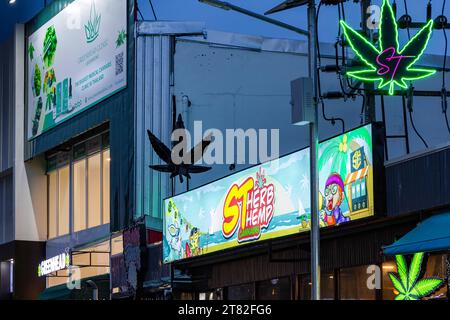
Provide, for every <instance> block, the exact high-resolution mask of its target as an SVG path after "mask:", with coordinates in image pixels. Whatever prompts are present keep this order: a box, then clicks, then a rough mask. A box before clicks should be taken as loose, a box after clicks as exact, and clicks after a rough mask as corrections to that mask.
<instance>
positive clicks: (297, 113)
mask: <svg viewBox="0 0 450 320" xmlns="http://www.w3.org/2000/svg"><path fill="white" fill-rule="evenodd" d="M291 122H292V124H294V125H299V126H304V125H307V124H308V123H310V122H314V103H313V81H312V79H311V78H298V79H295V80H293V81H291Z"/></svg>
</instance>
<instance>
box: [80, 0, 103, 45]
mask: <svg viewBox="0 0 450 320" xmlns="http://www.w3.org/2000/svg"><path fill="white" fill-rule="evenodd" d="M101 20H102V16H101V14H97V10H96V9H95V2H94V1H92V4H91V11H90V13H89V20H88V23H87V24H85V25H84V32H85V33H86V41H87V43H91V42H92V41H94V40H95V39H97V37H98V35H99V33H100V22H101Z"/></svg>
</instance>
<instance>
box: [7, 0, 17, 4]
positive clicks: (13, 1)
mask: <svg viewBox="0 0 450 320" xmlns="http://www.w3.org/2000/svg"><path fill="white" fill-rule="evenodd" d="M8 3H9V4H14V3H16V0H8Z"/></svg>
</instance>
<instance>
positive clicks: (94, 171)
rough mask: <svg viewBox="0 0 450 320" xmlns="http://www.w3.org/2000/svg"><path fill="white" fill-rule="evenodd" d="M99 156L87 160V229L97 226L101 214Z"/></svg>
mask: <svg viewBox="0 0 450 320" xmlns="http://www.w3.org/2000/svg"><path fill="white" fill-rule="evenodd" d="M101 172H102V171H101V156H100V154H99V153H98V154H95V155H93V156H90V157H89V158H88V228H93V227H96V226H99V225H100V224H101V221H102V218H101V216H102V212H101V204H100V203H101V198H102V197H101V195H100V192H101V183H100V176H101Z"/></svg>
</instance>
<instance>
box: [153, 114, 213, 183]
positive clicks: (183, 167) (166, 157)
mask: <svg viewBox="0 0 450 320" xmlns="http://www.w3.org/2000/svg"><path fill="white" fill-rule="evenodd" d="M177 129H181V130H186V129H185V127H184V122H183V119H182V117H181V114H179V115H178V118H177V121H176V123H175V128H174V131H175V130H177ZM147 133H148V138H149V140H150V144H151V145H152V147H153V150H154V151H155V153H156V154H157V155H158V157H159V158H160V159H161V160H162V161H164V162H165V163H166V164H162V165H150V168H151V169H153V170H156V171H159V172H167V173H170V178H175V177H177V176H178V177H179V178H180V183H183V181H184V180H183V176H185V177H186V178H187V179H188V180H189V179H190V178H191V175H190V174H192V173H202V172H206V171H208V170H211V167H205V166H200V165H195V163H196V162H198V161H199V160H200V159H201V158H202V157H203V153H204V152H205V150H206V148H207V147H208V146H209V145H210V144H211V135H208V136H207V137H206V138H203V139H202V141H201V142H199V143H198V144H197V145H195V146H194V147H193V148H192V149H191V150H190V151H189V152H188V153H187V154H186V155H183V149H181V151H180V153H179V154H177V157H178V156H179V157H180V158H181V159H182V160H181V161H180V163H179V164H178V163H175V162H174V161H173V160H172V151H171V150H170V149H169V148H168V147H167V146H166V145H165V144H164V143H162V142H161V141H160V140H159V139H158V138H157V137H156V136H155V135H154V134H153V133H152V132H151V131H150V130H147ZM182 140H183V138H180V139H179V141H175V142H173V147H174V146H176V145H177V144H178V143H181V142H182ZM186 160H187V161H186ZM177 162H178V161H177Z"/></svg>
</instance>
